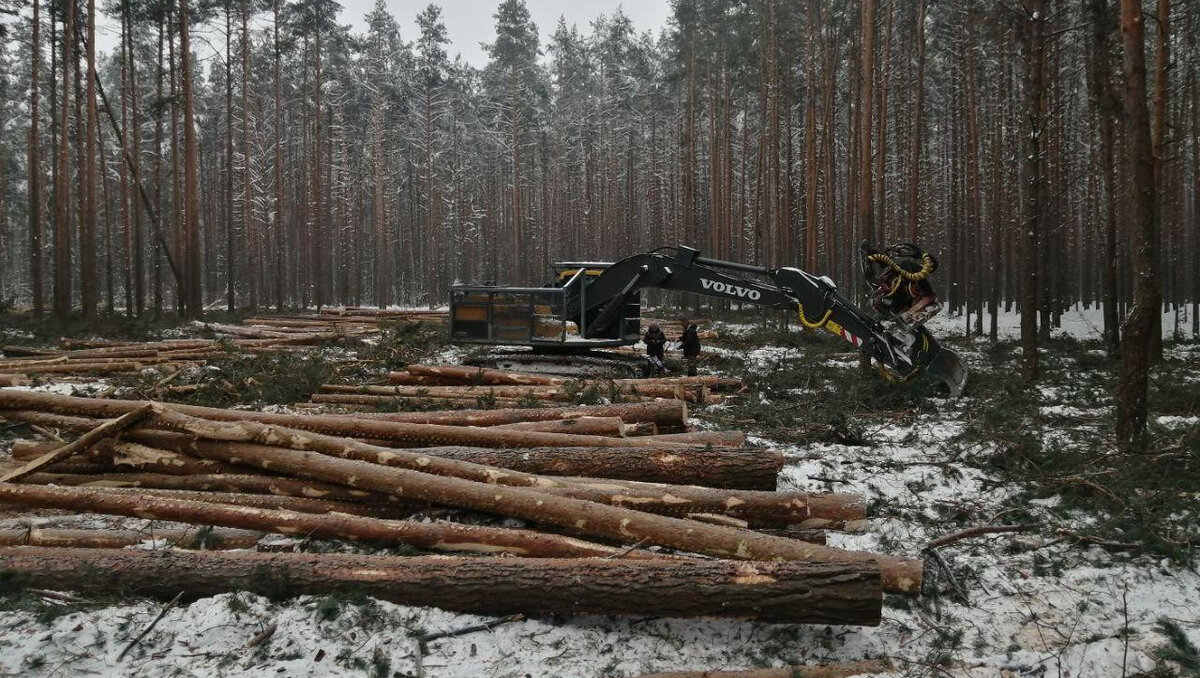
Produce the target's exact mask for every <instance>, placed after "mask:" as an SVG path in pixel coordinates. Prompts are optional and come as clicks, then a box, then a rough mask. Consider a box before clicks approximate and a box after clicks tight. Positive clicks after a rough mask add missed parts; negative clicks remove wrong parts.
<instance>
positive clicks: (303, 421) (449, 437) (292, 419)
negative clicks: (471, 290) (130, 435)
mask: <svg viewBox="0 0 1200 678" xmlns="http://www.w3.org/2000/svg"><path fill="white" fill-rule="evenodd" d="M145 404H146V403H145V402H138V401H122V400H101V399H90V398H75V397H72V396H60V395H56V394H49V393H30V392H28V391H14V390H12V389H0V409H5V410H40V411H49V412H56V413H64V414H83V415H86V416H92V417H96V416H100V417H104V416H108V415H109V414H110V413H112V412H119V413H124V411H128V410H130V409H136V408H138V407H142V406H144V405H145ZM172 409H174V410H176V411H178V412H182V413H184V414H189V415H191V414H192V413H194V412H196V410H197V408H193V407H188V406H172ZM198 409H199V410H201V413H200V414H199V415H198V416H201V417H203V416H206V414H205V413H206V412H207V411H209V410H212V409H215V408H198ZM218 412H224V413H225V414H224V416H222V417H217V419H218V420H221V419H225V420H228V418H229V415H228V413H229V412H231V410H218ZM254 414H255V417H254V419H253V420H251V419H250V418H249V417H247V418H245V420H246V421H248V422H249V421H259V422H263V423H270V424H274V425H280V426H287V427H289V428H296V429H299V430H307V431H312V432H318V433H325V434H331V435H342V436H353V437H363V438H379V439H384V440H398V441H404V442H407V443H421V444H424V445H469V446H483V447H621V446H629V447H672V446H674V447H687V443H682V442H680V443H670V442H665V443H664V442H656V441H653V440H649V439H648V437H641V438H621V439H617V438H608V437H605V436H586V435H569V434H564V433H542V432H539V431H509V430H504V429H496V428H494V427H489V428H479V427H464V426H444V425H440V424H412V423H408V422H398V421H379V420H374V419H353V420H349V419H345V418H338V417H306V416H302V415H287V414H267V413H262V412H258V413H254ZM0 416H6V417H7V416H13V414H12V413H0Z"/></svg>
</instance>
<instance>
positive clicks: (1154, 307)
mask: <svg viewBox="0 0 1200 678" xmlns="http://www.w3.org/2000/svg"><path fill="white" fill-rule="evenodd" d="M1121 32H1122V33H1123V34H1124V36H1125V138H1126V142H1125V148H1126V152H1127V157H1126V163H1127V167H1128V172H1129V174H1128V180H1129V182H1130V191H1129V201H1130V205H1129V208H1128V209H1129V211H1128V214H1129V225H1130V228H1129V237H1130V251H1131V259H1132V262H1133V301H1134V306H1133V311H1132V312H1131V313H1130V315H1129V317H1128V318H1126V320H1125V336H1124V341H1122V350H1121V369H1120V376H1119V381H1118V385H1117V440H1118V441H1119V442H1120V443H1121V444H1122V446H1124V447H1125V448H1127V449H1128V448H1135V447H1139V446H1141V444H1142V443H1143V442H1144V440H1145V435H1146V416H1147V415H1146V395H1147V389H1148V387H1149V371H1150V358H1151V353H1150V351H1151V343H1152V342H1151V334H1152V333H1153V332H1154V330H1155V327H1156V323H1155V318H1156V317H1158V316H1159V315H1160V306H1161V296H1160V293H1159V287H1158V273H1157V262H1156V261H1155V239H1156V238H1157V233H1158V210H1157V209H1156V207H1155V205H1156V195H1157V192H1156V190H1155V182H1154V147H1153V145H1152V143H1151V136H1150V113H1149V110H1148V108H1147V106H1146V54H1145V48H1144V44H1143V40H1144V34H1145V31H1144V27H1143V18H1142V7H1141V3H1140V2H1138V1H1137V0H1121Z"/></svg>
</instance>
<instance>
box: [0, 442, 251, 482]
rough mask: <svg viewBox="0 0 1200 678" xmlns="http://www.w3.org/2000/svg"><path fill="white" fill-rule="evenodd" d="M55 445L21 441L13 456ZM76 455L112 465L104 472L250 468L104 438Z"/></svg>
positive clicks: (36, 453) (193, 472)
mask: <svg viewBox="0 0 1200 678" xmlns="http://www.w3.org/2000/svg"><path fill="white" fill-rule="evenodd" d="M53 447H54V444H53V443H41V442H34V441H30V440H19V441H17V442H15V443H13V446H12V456H13V459H32V458H34V457H37V456H40V455H42V454H45V453H46V452H48V451H50V449H52V448H53ZM75 458H76V459H82V460H88V461H89V462H93V463H95V464H97V465H99V466H100V467H101V468H103V467H108V468H107V469H106V470H105V471H102V472H110V471H128V470H131V469H136V470H138V471H142V472H145V473H166V474H170V475H175V476H188V475H197V474H214V473H245V471H246V469H244V468H241V469H239V468H237V467H235V466H230V465H229V464H222V463H220V462H216V461H209V460H208V459H196V458H194V457H189V456H185V455H181V454H176V453H173V452H169V451H167V450H162V449H156V448H153V447H148V446H146V445H142V444H139V443H133V442H126V441H114V440H101V441H100V442H98V443H96V444H95V445H92V446H91V447H89V448H88V449H86V450H83V451H81V452H80V453H79V454H77V455H75ZM62 468H63V465H62V464H53V465H51V466H47V467H45V468H44V469H42V470H43V471H48V470H51V469H62ZM98 472H101V471H98Z"/></svg>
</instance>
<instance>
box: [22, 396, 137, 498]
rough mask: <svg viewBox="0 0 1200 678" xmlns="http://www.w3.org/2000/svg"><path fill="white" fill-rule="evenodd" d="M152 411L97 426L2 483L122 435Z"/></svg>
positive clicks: (134, 411)
mask: <svg viewBox="0 0 1200 678" xmlns="http://www.w3.org/2000/svg"><path fill="white" fill-rule="evenodd" d="M150 409H151V406H150V405H145V406H142V407H139V408H137V409H136V410H133V411H131V412H127V413H125V414H123V415H121V416H120V417H117V418H116V419H113V420H111V421H109V422H106V423H104V424H102V425H100V426H97V427H96V428H94V429H92V430H91V431H89V432H88V433H85V434H83V435H82V436H80V437H78V438H76V439H75V440H73V441H71V442H69V443H67V444H66V445H62V446H61V447H57V448H55V449H53V450H51V451H49V452H47V453H45V454H44V455H42V456H40V457H38V458H37V459H34V460H33V461H31V462H29V463H28V464H25V465H23V466H22V467H21V468H19V469H16V470H14V471H9V472H8V473H5V474H4V475H2V476H0V483H8V482H12V481H14V480H19V479H20V478H22V477H24V476H26V475H29V474H30V473H33V472H34V471H37V470H38V469H40V468H42V467H44V466H47V465H49V464H53V463H54V462H56V461H61V460H63V459H66V458H67V457H70V456H71V455H73V454H75V453H77V452H79V451H80V450H84V449H87V448H88V447H90V446H91V445H93V444H95V443H96V442H97V441H100V440H103V439H104V438H108V437H111V436H116V435H120V434H121V432H122V431H124V430H125V429H127V428H129V427H130V426H133V425H134V424H136V423H138V422H140V421H141V420H143V419H145V418H146V416H147V415H149V414H150Z"/></svg>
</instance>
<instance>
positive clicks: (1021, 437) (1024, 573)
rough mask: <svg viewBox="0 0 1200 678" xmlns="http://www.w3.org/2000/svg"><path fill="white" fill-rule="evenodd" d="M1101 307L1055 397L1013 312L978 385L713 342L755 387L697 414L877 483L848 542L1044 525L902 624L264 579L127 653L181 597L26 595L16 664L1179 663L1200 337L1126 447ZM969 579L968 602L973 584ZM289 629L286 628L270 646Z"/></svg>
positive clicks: (839, 539) (966, 348) (978, 549)
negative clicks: (586, 608) (903, 378)
mask: <svg viewBox="0 0 1200 678" xmlns="http://www.w3.org/2000/svg"><path fill="white" fill-rule="evenodd" d="M939 320H941V321H943V323H944V325H942V326H939V327H938V328H937V329H935V332H938V336H939V337H948V335H949V334H950V333H949V332H947V327H948V326H949V325H950V324H951V323H954V324H956V325H957V326H959V327H961V322H962V320H961V319H953V318H950V319H939ZM1087 320H1088V318H1087V315H1086V314H1080V318H1079V321H1078V322H1076V321H1074V320H1072V319H1071V318H1070V317H1065V318H1064V330H1065V332H1064V333H1063V334H1062V335H1058V334H1057V333H1056V338H1055V339H1053V340H1052V341H1051V342H1049V344H1048V346H1047V348H1046V357H1047V360H1046V364H1047V366H1048V370H1047V376H1046V378H1045V380H1044V383H1043V384H1042V385H1040V386H1039V387H1038V388H1037V389H1036V390H1035V391H1034V394H1035V395H1034V396H1033V397H1030V396H1029V392H1028V391H1027V390H1025V389H1023V388H1021V385H1020V384H1019V383H1015V382H1014V381H1013V380H1011V379H1009V378H1006V377H1005V376H1004V373H1005V372H1006V367H1007V365H1008V362H1009V361H1010V360H1011V359H1012V355H1013V354H1012V349H1013V347H1014V344H1013V343H1012V342H1011V339H1007V338H1006V334H1005V331H1006V330H1005V329H1004V328H1005V327H1007V326H1008V324H1009V323H1008V321H1007V317H1006V316H1005V317H1002V324H1001V328H1002V332H1001V336H1002V342H1001V343H999V344H996V345H992V344H990V343H989V342H987V341H985V340H981V339H970V340H961V339H959V340H955V339H949V338H948V339H946V341H947V343H949V344H950V345H952V346H953V347H954V348H955V350H956V351H960V352H962V353H963V354H964V355H965V357H966V359H967V360H968V362H969V364H970V366H971V368H972V371H973V381H972V389H971V390H970V391H968V394H967V395H966V396H965V397H964V398H963V399H961V400H959V401H948V400H946V399H942V398H938V397H929V390H930V385H929V384H928V383H914V384H910V385H905V386H900V387H896V386H893V385H888V384H882V383H878V382H877V381H875V380H874V378H873V377H863V376H862V375H859V374H857V373H856V372H855V371H854V367H853V365H854V363H855V362H856V361H854V360H852V359H847V358H842V357H839V355H838V353H837V352H836V349H837V348H840V347H835V346H834V345H833V344H831V343H825V342H810V341H809V340H808V338H807V337H805V335H796V334H793V333H791V332H788V333H775V332H770V333H764V332H762V331H761V330H757V329H755V328H751V327H746V326H741V327H738V326H721V327H720V331H721V340H720V343H718V344H716V345H708V346H706V352H707V354H708V356H709V362H708V366H709V368H710V369H713V368H719V369H722V370H725V371H728V373H730V374H735V373H736V374H739V376H740V374H741V373H742V372H744V373H745V374H746V376H747V381H748V382H749V385H750V390H749V391H748V392H747V393H746V394H744V397H742V398H738V399H732V400H729V401H727V402H726V403H723V404H720V405H711V406H708V407H705V408H698V409H697V411H695V412H693V420H692V423H693V425H697V426H701V427H705V428H707V427H733V426H736V427H738V428H744V429H745V430H747V432H749V433H751V434H752V440H759V441H764V442H768V443H770V444H772V445H773V446H774V447H776V448H777V449H780V450H781V451H782V452H783V455H784V459H785V467H784V472H783V474H782V475H781V478H782V481H781V487H780V489H783V490H804V491H818V490H821V491H829V490H833V491H837V492H856V493H861V494H863V495H865V496H868V497H872V498H876V499H877V502H876V504H875V506H874V507H873V509H874V510H873V513H874V517H873V518H872V528H871V530H870V531H869V532H866V533H860V534H853V533H830V535H829V542H830V544H831V545H841V546H846V547H852V548H857V549H870V550H881V551H885V552H887V551H893V552H911V551H912V550H914V549H919V548H920V547H922V546H923V545H925V544H928V543H929V542H930V541H932V540H934V539H937V538H938V537H942V536H945V535H947V534H951V533H954V532H957V531H959V530H962V529H966V528H970V527H973V526H978V525H1008V524H1024V525H1037V527H1036V528H1031V530H1030V531H1029V532H1022V533H1015V534H1008V533H1005V534H996V535H980V536H977V537H973V538H970V539H963V540H961V541H958V542H955V543H953V544H950V545H947V546H944V547H942V548H939V549H938V552H939V553H940V555H941V559H942V560H943V561H944V562H945V563H946V565H947V567H948V569H946V570H943V569H942V568H940V567H937V566H934V567H931V568H930V574H929V577H930V579H931V580H932V581H931V582H930V583H929V588H930V593H929V594H928V595H926V596H922V597H919V598H902V597H896V596H889V597H888V598H887V599H886V602H885V609H884V621H883V624H882V625H881V626H880V627H878V628H867V629H855V628H851V627H831V626H819V625H818V626H790V625H771V624H762V623H755V622H742V621H732V620H707V621H706V620H612V619H606V618H598V617H563V618H558V619H526V620H521V621H515V622H512V623H507V624H504V625H502V626H498V627H496V628H492V629H489V630H486V631H481V632H479V633H475V634H471V635H468V636H463V637H458V638H448V639H444V640H442V641H440V642H438V643H436V644H433V645H431V646H429V647H428V648H427V649H426V651H425V652H424V653H420V652H418V648H417V646H418V640H419V638H421V637H423V636H425V635H428V634H432V633H438V632H443V631H453V630H455V629H461V628H465V627H469V626H473V625H476V624H486V623H488V622H489V621H491V620H492V619H493V618H490V617H478V616H474V615H463V614H455V613H449V612H444V611H439V610H434V609H430V608H413V607H406V606H398V605H393V604H391V603H387V602H381V601H376V600H372V599H367V598H356V597H353V596H351V597H346V596H324V597H306V598H301V599H297V600H293V601H290V602H286V603H279V602H274V601H271V600H269V599H267V598H263V597H260V596H253V595H248V594H244V593H243V594H222V595H218V596H214V597H211V598H205V599H201V600H199V601H195V602H192V603H188V604H184V605H181V606H180V607H178V608H175V609H172V610H170V611H168V612H167V614H166V615H165V616H164V617H163V619H162V621H160V622H159V624H158V625H157V626H156V627H155V628H154V629H153V630H152V631H151V633H150V634H148V635H147V637H146V638H145V639H144V640H143V641H142V642H141V643H139V644H138V646H136V647H135V648H134V649H133V650H132V651H131V652H130V655H129V657H127V658H126V659H125V661H124V662H123V663H122V664H117V663H116V662H115V657H116V654H117V653H119V652H120V651H121V649H122V648H123V647H124V646H125V645H126V644H127V643H128V642H129V641H130V640H131V639H132V638H133V637H134V636H136V634H138V633H139V632H141V630H142V629H144V628H145V627H146V625H148V624H149V623H150V621H151V620H152V619H153V618H154V617H155V616H156V615H157V614H158V613H159V611H160V610H161V609H162V608H161V604H160V603H157V602H153V603H152V602H138V601H117V600H112V599H96V600H93V601H88V602H87V603H78V602H65V601H49V600H46V599H45V598H41V597H38V596H36V595H35V594H29V595H10V596H7V597H5V598H4V599H3V605H4V607H5V608H6V611H5V612H3V613H2V614H0V628H3V629H4V630H5V632H4V633H3V634H2V635H0V675H5V674H6V673H5V672H7V674H11V675H22V676H25V675H31V676H39V675H50V674H53V673H55V672H58V674H59V675H63V674H64V673H79V674H85V673H89V672H92V673H94V674H95V675H101V676H117V675H129V673H130V672H134V673H135V674H136V675H146V676H170V675H215V674H220V675H230V676H251V675H263V674H264V673H272V672H277V673H279V674H280V675H285V674H286V675H298V676H304V675H312V676H317V675H334V676H342V675H345V676H350V675H355V676H357V675H364V674H366V675H378V676H383V675H398V676H415V675H425V676H429V677H430V678H438V677H447V678H451V677H453V678H457V677H465V676H476V675H491V676H501V677H509V676H511V677H513V678H516V677H517V676H525V675H532V676H568V677H575V676H578V677H580V678H592V677H599V676H613V677H614V678H622V677H627V676H636V675H641V674H644V673H648V672H653V671H669V670H685V669H740V668H751V667H758V666H783V665H802V664H812V663H821V662H844V661H854V660H860V659H872V658H878V657H891V658H893V659H894V660H895V662H896V665H897V671H896V672H895V673H893V674H885V675H893V676H917V675H951V676H971V677H976V676H978V677H979V678H983V677H984V676H987V677H989V678H990V677H992V676H996V675H998V674H1000V673H1001V672H1002V671H1005V672H1008V674H1009V675H1014V676H1018V675H1045V676H1095V677H1098V678H1109V677H1111V678H1117V677H1118V676H1135V675H1138V674H1141V673H1147V672H1150V671H1152V670H1155V669H1156V667H1165V668H1166V669H1167V670H1169V671H1172V672H1173V673H1169V674H1166V675H1173V674H1174V673H1177V669H1178V668H1179V667H1181V666H1186V662H1187V661H1195V659H1196V653H1195V646H1196V645H1200V618H1198V616H1197V615H1198V613H1197V610H1200V575H1198V574H1197V572H1196V570H1195V561H1194V549H1195V544H1196V539H1197V535H1196V528H1195V526H1196V524H1197V517H1196V513H1195V512H1196V498H1197V497H1198V496H1200V494H1197V490H1198V488H1196V487H1194V486H1190V485H1188V483H1194V482H1195V479H1196V478H1197V477H1198V474H1197V473H1196V472H1195V464H1196V463H1197V458H1198V457H1200V451H1198V449H1197V447H1198V445H1200V443H1198V441H1197V427H1196V425H1195V424H1196V422H1197V421H1200V407H1198V404H1197V397H1198V396H1197V394H1196V391H1195V389H1194V388H1189V387H1188V386H1189V385H1190V386H1194V382H1195V381H1196V380H1197V378H1198V370H1197V369H1196V367H1195V357H1196V355H1197V352H1198V351H1197V350H1196V345H1195V344H1168V346H1167V350H1166V356H1167V359H1166V362H1165V364H1164V365H1163V367H1162V368H1161V369H1160V370H1159V371H1158V372H1157V374H1156V376H1155V378H1154V382H1153V384H1152V396H1151V397H1152V400H1151V411H1152V414H1153V415H1154V416H1153V422H1154V436H1155V438H1154V439H1155V441H1156V442H1157V447H1156V449H1155V450H1154V451H1153V452H1152V453H1150V455H1149V456H1147V457H1146V458H1139V459H1134V460H1130V459H1122V458H1119V457H1117V456H1116V455H1115V454H1113V453H1111V452H1108V450H1109V449H1110V448H1111V440H1110V439H1111V432H1110V423H1109V421H1108V420H1107V414H1108V410H1107V409H1106V408H1108V407H1110V406H1111V397H1110V393H1111V390H1112V388H1111V387H1112V383H1113V369H1114V367H1115V364H1114V363H1112V362H1111V361H1109V360H1108V359H1107V358H1105V357H1104V355H1103V352H1102V351H1097V349H1098V348H1099V343H1098V342H1097V341H1094V340H1092V339H1088V338H1087V337H1090V336H1092V335H1091V334H1090V327H1089V323H1088V322H1087ZM756 335H758V336H756ZM1064 335H1065V336H1064ZM726 341H728V342H729V344H726V343H725V342H726ZM435 343H436V342H431V344H435ZM437 351H442V353H443V355H442V356H437V357H428V358H427V356H426V355H422V356H412V357H408V356H406V359H405V360H404V361H403V363H401V362H399V361H395V362H394V363H393V366H395V367H400V366H401V365H402V364H407V363H408V362H414V361H415V360H422V359H428V360H430V361H433V362H450V361H451V359H452V358H453V351H449V352H447V351H443V350H442V349H440V348H438V347H437V346H436V345H431V347H430V350H429V354H432V353H435V352H437ZM427 355H428V354H427ZM0 445H2V443H0ZM8 515H10V516H11V514H8ZM47 518H49V522H45V521H43V522H42V523H40V524H44V525H48V526H50V525H61V526H70V524H71V522H70V521H72V520H73V521H92V522H91V523H90V524H92V525H98V524H103V525H106V526H110V527H130V526H132V527H135V528H136V527H138V526H139V525H140V527H142V528H145V522H144V521H141V522H139V521H138V519H134V518H124V519H99V518H95V517H92V518H71V519H70V520H68V519H67V518H58V517H49V516H47ZM163 527H171V526H170V525H163ZM951 578H952V579H953V580H954V581H955V582H957V588H960V589H961V590H962V591H965V593H966V602H963V601H962V600H959V599H957V597H956V596H955V595H953V591H954V590H955V586H952V585H951V584H949V583H948V582H949V581H950V580H951ZM266 628H274V629H275V631H274V632H273V633H272V634H270V637H269V638H267V639H265V640H263V641H260V642H259V643H257V644H255V645H253V646H252V647H247V644H248V642H249V641H250V640H252V639H253V638H255V637H256V636H258V635H259V634H261V633H263V631H264V629H266ZM1162 658H1172V659H1174V660H1176V661H1175V663H1172V664H1163V659H1162ZM418 661H419V662H420V663H421V668H420V669H419V670H418V668H417V662H418ZM1172 667H1174V668H1172Z"/></svg>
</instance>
